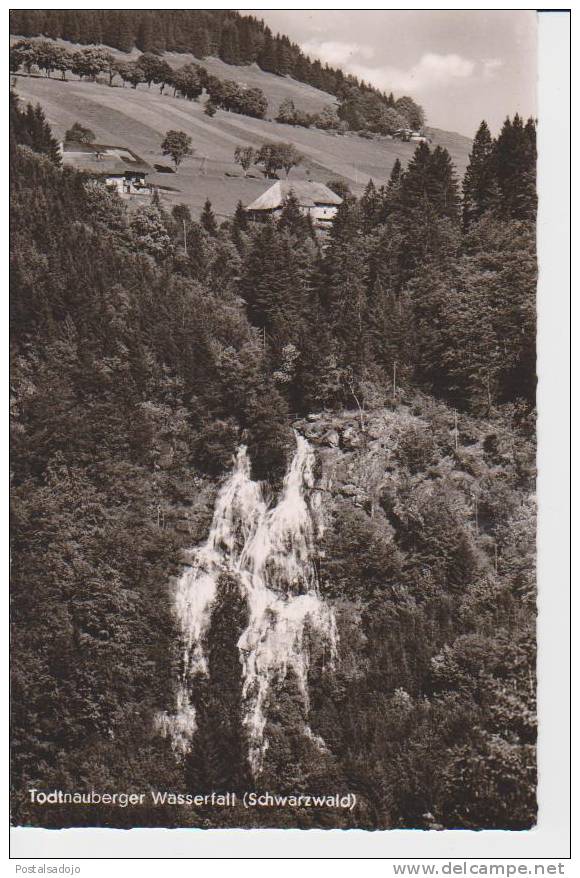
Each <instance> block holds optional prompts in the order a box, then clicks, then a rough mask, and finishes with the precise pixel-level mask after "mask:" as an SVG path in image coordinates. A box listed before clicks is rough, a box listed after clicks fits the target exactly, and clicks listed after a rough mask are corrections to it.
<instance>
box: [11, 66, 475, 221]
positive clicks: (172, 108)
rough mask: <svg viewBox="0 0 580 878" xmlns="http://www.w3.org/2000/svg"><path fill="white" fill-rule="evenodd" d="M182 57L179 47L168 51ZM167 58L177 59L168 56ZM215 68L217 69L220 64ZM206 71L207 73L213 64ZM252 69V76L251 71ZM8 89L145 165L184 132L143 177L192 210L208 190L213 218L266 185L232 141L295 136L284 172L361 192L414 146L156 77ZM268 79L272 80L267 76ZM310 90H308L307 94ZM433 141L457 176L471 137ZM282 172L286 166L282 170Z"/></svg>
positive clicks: (239, 71) (34, 79)
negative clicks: (261, 114) (184, 91)
mask: <svg viewBox="0 0 580 878" xmlns="http://www.w3.org/2000/svg"><path fill="white" fill-rule="evenodd" d="M176 58H179V59H181V60H182V63H185V60H187V56H181V55H179V56H176ZM168 60H169V61H170V63H172V64H175V66H177V63H176V60H175V59H174V58H173V57H169V56H168ZM210 60H211V61H212V63H213V64H214V65H219V66H220V70H219V71H218V70H216V71H215V72H216V74H217V75H220V76H221V77H223V78H226V77H227V78H231V79H234V78H235V79H237V80H238V81H240V82H245V83H246V84H247V85H248V86H254V85H259V87H260V88H262V89H263V90H264V92H266V94H267V96H268V99H269V101H271V102H272V100H273V97H274V95H275V94H277V97H276V100H277V99H278V97H279V96H280V94H281V92H280V91H278V92H277V93H276V92H275V90H274V84H275V85H276V86H277V87H279V88H282V87H284V88H286V89H288V90H289V91H288V94H287V95H286V96H288V97H290V96H291V97H292V98H293V100H295V102H296V104H297V106H300V107H301V108H305V109H309V110H312V109H314V107H313V106H312V104H311V105H310V106H307V104H306V100H303V97H304V96H305V95H306V93H307V92H308V93H316V94H317V95H319V96H320V101H321V104H320V105H319V106H318V109H320V106H323V105H324V103H329V102H330V101H331V100H332V98H331V97H330V96H329V95H326V94H324V93H323V92H319V91H317V90H316V89H313V88H311V87H310V86H305V85H303V84H301V83H297V82H295V81H294V80H292V79H290V78H287V77H276V76H273V75H272V74H266V73H263V72H262V71H260V70H259V69H257V68H256V69H254V67H253V66H252V67H230V66H228V65H226V64H223V63H222V62H221V61H217V60H216V59H206V60H204V62H203V63H204V64H205V66H206V67H207V68H208V69H210V63H209V62H210ZM221 68H224V69H223V70H221ZM212 72H214V71H213V70H212ZM250 76H251V77H252V78H251V79H250ZM15 79H16V92H17V94H18V95H19V97H20V98H21V100H23V101H30V102H32V103H34V104H36V103H40V105H41V106H42V107H43V109H44V111H45V114H46V117H47V119H48V121H49V123H50V125H51V126H52V128H53V130H54V132H55V134H56V135H57V136H58V137H59V138H62V137H63V136H64V133H65V131H66V130H67V129H68V128H70V126H71V125H72V124H73V123H74V122H77V121H78V122H80V123H81V124H82V125H85V126H87V127H89V128H91V129H92V130H93V131H94V132H95V135H96V139H97V141H98V142H100V143H107V144H115V145H120V146H125V147H128V148H130V149H132V150H133V151H134V152H136V153H138V154H139V155H140V156H141V157H142V158H144V159H145V160H146V161H147V162H149V164H151V165H152V166H153V165H160V166H169V165H170V164H171V162H170V160H169V158H168V157H166V156H163V155H162V153H161V142H162V140H163V137H164V135H165V132H166V131H167V130H168V129H170V128H175V129H179V130H182V131H185V132H186V133H187V134H189V135H190V136H191V138H192V141H193V147H194V149H195V154H194V155H193V156H192V157H190V158H188V159H186V160H185V161H184V162H183V164H182V165H181V166H180V167H179V169H178V171H177V173H157V172H156V173H154V174H152V175H151V176H150V180H151V182H152V183H154V184H155V185H158V186H160V187H167V188H166V189H163V188H162V195H163V198H164V199H165V201H166V203H167V205H168V206H169V207H170V206H171V205H173V204H176V203H179V202H182V203H185V204H187V205H188V206H189V207H190V208H191V210H192V212H193V213H194V214H195V215H197V214H199V212H200V210H201V208H202V206H203V204H204V202H205V200H206V198H209V199H210V200H211V202H212V204H213V206H214V210H215V212H216V214H218V216H220V217H222V218H223V217H227V216H230V215H231V214H232V213H233V211H234V209H235V206H236V203H237V202H238V200H241V201H242V203H244V204H247V203H249V202H250V201H252V200H253V199H255V198H257V197H258V196H259V195H260V194H261V193H262V192H264V191H265V189H267V188H268V187H269V186H270V185H271V181H269V180H266V179H264V177H263V174H262V173H261V171H260V170H259V169H258V168H253V169H252V170H251V171H250V173H251V174H252V176H250V177H246V178H245V177H243V174H242V171H241V168H240V167H239V165H236V164H235V163H234V161H233V153H234V149H235V147H236V146H237V145H241V146H253V147H259V146H260V145H261V144H262V143H263V142H264V141H284V142H291V143H293V144H295V146H296V148H297V149H298V150H299V151H300V152H301V153H302V155H303V156H304V163H303V164H302V165H301V166H300V167H298V168H296V169H294V170H293V171H292V172H291V175H290V179H292V178H295V179H311V180H314V181H316V182H323V183H325V182H327V181H328V180H329V179H331V178H333V177H341V178H343V179H345V180H346V181H347V182H348V183H349V185H350V187H351V189H352V191H353V192H354V193H355V194H360V193H361V192H362V191H363V189H364V187H365V185H366V184H367V182H368V180H369V179H370V178H372V179H373V180H374V182H375V184H376V185H381V184H382V183H385V182H386V181H387V180H388V178H389V175H390V173H391V170H392V167H393V164H394V162H395V160H396V159H397V158H399V159H400V160H401V162H402V163H403V165H405V164H406V163H407V162H408V161H409V159H410V158H411V157H412V155H413V153H414V150H415V145H414V144H411V143H402V142H399V141H395V140H389V139H387V138H380V139H376V140H367V139H365V138H362V137H360V136H358V135H356V134H354V133H348V134H346V135H337V134H334V133H330V132H326V131H320V130H317V129H305V128H299V127H294V126H290V125H281V124H279V123H277V122H274V121H272V120H271V119H254V118H250V117H248V116H240V115H237V114H235V113H229V112H227V111H225V110H218V111H217V112H216V114H215V116H214V117H213V118H210V117H208V116H206V115H205V114H204V101H205V99H204V98H203V97H202V98H201V99H200V100H199V102H192V101H186V100H184V99H182V98H176V97H173V96H172V95H171V92H170V90H168V91H169V93H165V94H160V93H159V89H158V88H157V87H156V86H152V87H151V88H147V86H145V85H142V86H139V88H137V89H133V88H130V87H125V88H123V87H121V86H120V85H118V86H113V87H110V86H108V85H106V84H104V83H99V82H97V83H93V82H83V81H79V80H76V79H72V78H70V79H69V80H68V81H65V82H63V81H61V80H58V79H53V78H51V79H47V78H44V77H40V76H25V75H18V76H17V77H16V78H15ZM274 80H275V81H276V82H275V83H273V82H272V81H274ZM310 99H311V100H312V101H313V100H314V97H313V95H312V94H310ZM433 143H434V144H437V143H440V144H441V145H442V146H446V147H447V148H448V149H449V152H450V154H451V157H452V160H453V162H454V163H455V166H456V168H457V172H458V175H460V176H461V175H462V174H463V172H464V170H465V167H466V164H467V157H468V152H469V149H470V141H469V140H468V138H464V137H461V136H460V135H456V134H448V133H447V132H434V134H433ZM281 173H282V175H284V172H281Z"/></svg>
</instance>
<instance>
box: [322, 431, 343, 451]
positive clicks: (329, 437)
mask: <svg viewBox="0 0 580 878" xmlns="http://www.w3.org/2000/svg"><path fill="white" fill-rule="evenodd" d="M320 443H321V445H328V446H329V447H330V448H338V446H339V443H340V436H339V435H338V433H337V432H336V430H329V431H328V432H327V433H325V434H324V436H323V437H322V439H321V440H320Z"/></svg>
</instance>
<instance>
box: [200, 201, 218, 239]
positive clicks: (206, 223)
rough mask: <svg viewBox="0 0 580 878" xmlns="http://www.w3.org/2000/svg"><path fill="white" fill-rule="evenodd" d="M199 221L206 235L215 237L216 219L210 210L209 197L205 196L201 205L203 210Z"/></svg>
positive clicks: (216, 229)
mask: <svg viewBox="0 0 580 878" xmlns="http://www.w3.org/2000/svg"><path fill="white" fill-rule="evenodd" d="M199 221H200V223H201V225H202V227H203V228H204V229H205V231H206V232H207V233H208V235H211V237H215V236H216V235H217V232H218V225H217V220H216V218H215V214H214V212H213V210H212V206H211V201H210V200H209V198H206V200H205V204H204V205H203V210H202V212H201V217H200V219H199Z"/></svg>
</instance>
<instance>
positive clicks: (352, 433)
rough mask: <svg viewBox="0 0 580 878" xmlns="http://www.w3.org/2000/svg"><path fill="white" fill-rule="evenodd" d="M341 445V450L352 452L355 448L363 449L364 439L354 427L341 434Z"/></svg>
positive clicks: (346, 428) (345, 429) (347, 428)
mask: <svg viewBox="0 0 580 878" xmlns="http://www.w3.org/2000/svg"><path fill="white" fill-rule="evenodd" d="M340 445H341V448H345V449H347V450H348V451H351V450H353V449H355V448H360V447H361V445H362V439H361V437H360V436H359V434H358V433H357V431H356V430H355V428H354V427H345V428H344V430H343V431H342V433H341V434H340Z"/></svg>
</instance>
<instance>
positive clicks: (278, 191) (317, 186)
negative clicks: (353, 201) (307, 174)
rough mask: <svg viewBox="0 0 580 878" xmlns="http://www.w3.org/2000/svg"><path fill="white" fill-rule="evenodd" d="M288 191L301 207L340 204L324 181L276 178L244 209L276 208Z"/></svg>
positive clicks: (338, 198)
mask: <svg viewBox="0 0 580 878" xmlns="http://www.w3.org/2000/svg"><path fill="white" fill-rule="evenodd" d="M290 192H293V193H294V195H295V196H296V198H297V199H298V203H299V204H300V206H301V207H314V206H315V205H316V204H332V205H336V206H338V205H339V204H342V198H341V197H340V196H339V195H337V194H336V192H333V191H332V189H329V188H328V186H325V185H324V183H311V182H310V181H308V180H278V181H277V182H276V183H274V185H273V186H270V188H269V189H266V191H265V192H263V193H262V194H261V195H260V196H259V197H258V198H256V200H255V201H252V203H251V204H248V206H247V207H246V210H276V208H278V207H282V205H283V204H284V202H285V201H286V199H287V198H288V196H289V195H290Z"/></svg>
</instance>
